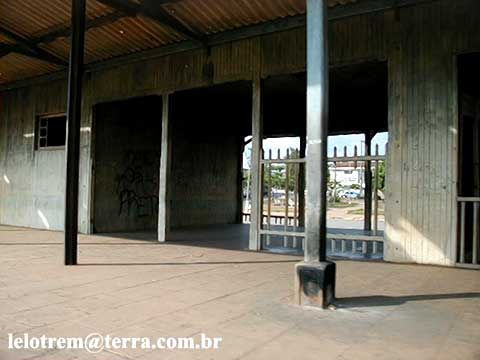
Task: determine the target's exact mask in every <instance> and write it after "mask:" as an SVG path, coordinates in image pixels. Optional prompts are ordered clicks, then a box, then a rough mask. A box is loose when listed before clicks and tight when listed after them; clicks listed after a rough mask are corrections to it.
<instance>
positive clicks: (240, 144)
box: [235, 136, 245, 224]
mask: <svg viewBox="0 0 480 360" xmlns="http://www.w3.org/2000/svg"><path fill="white" fill-rule="evenodd" d="M244 150H245V140H244V138H243V136H239V137H238V156H237V158H238V164H237V171H238V173H237V218H236V221H235V222H236V223H237V224H243V152H244Z"/></svg>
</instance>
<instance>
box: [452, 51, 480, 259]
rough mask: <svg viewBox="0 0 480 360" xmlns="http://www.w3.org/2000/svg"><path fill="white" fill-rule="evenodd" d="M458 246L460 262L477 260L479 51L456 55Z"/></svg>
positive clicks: (479, 210)
mask: <svg viewBox="0 0 480 360" xmlns="http://www.w3.org/2000/svg"><path fill="white" fill-rule="evenodd" d="M457 64H458V104H459V110H458V111H459V117H458V119H459V137H458V139H459V147H458V156H459V158H458V195H459V198H458V219H459V221H458V245H457V253H458V259H457V261H458V262H459V263H460V264H470V265H474V266H475V265H478V264H479V259H480V53H473V54H465V55H460V56H459V57H458V61H457Z"/></svg>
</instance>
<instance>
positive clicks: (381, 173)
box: [378, 161, 386, 191]
mask: <svg viewBox="0 0 480 360" xmlns="http://www.w3.org/2000/svg"><path fill="white" fill-rule="evenodd" d="M385 176H386V167H385V161H382V162H380V163H379V164H378V189H379V190H382V191H384V190H385Z"/></svg>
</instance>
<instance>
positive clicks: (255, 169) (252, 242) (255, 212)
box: [248, 76, 263, 251]
mask: <svg viewBox="0 0 480 360" xmlns="http://www.w3.org/2000/svg"><path fill="white" fill-rule="evenodd" d="M261 86H262V84H261V79H260V77H259V76H257V77H255V78H254V79H253V86H252V90H253V96H252V100H253V101H252V160H251V162H252V166H251V172H252V202H251V204H252V205H251V221H250V239H249V246H248V247H249V249H250V250H255V251H258V250H260V247H261V241H260V234H259V230H260V226H261V224H262V217H263V216H262V199H263V194H262V191H261V188H262V184H261V181H262V174H261V172H262V164H261V161H260V159H261V156H262V141H263V124H262V122H263V119H262V100H261V95H262V89H261Z"/></svg>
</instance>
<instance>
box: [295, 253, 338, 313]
mask: <svg viewBox="0 0 480 360" xmlns="http://www.w3.org/2000/svg"><path fill="white" fill-rule="evenodd" d="M335 274H336V265H335V263H333V262H330V261H324V262H312V263H307V262H301V263H298V264H296V265H295V299H294V302H295V304H296V305H300V306H314V307H320V308H322V309H326V308H328V307H329V306H330V305H333V304H334V301H335Z"/></svg>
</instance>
